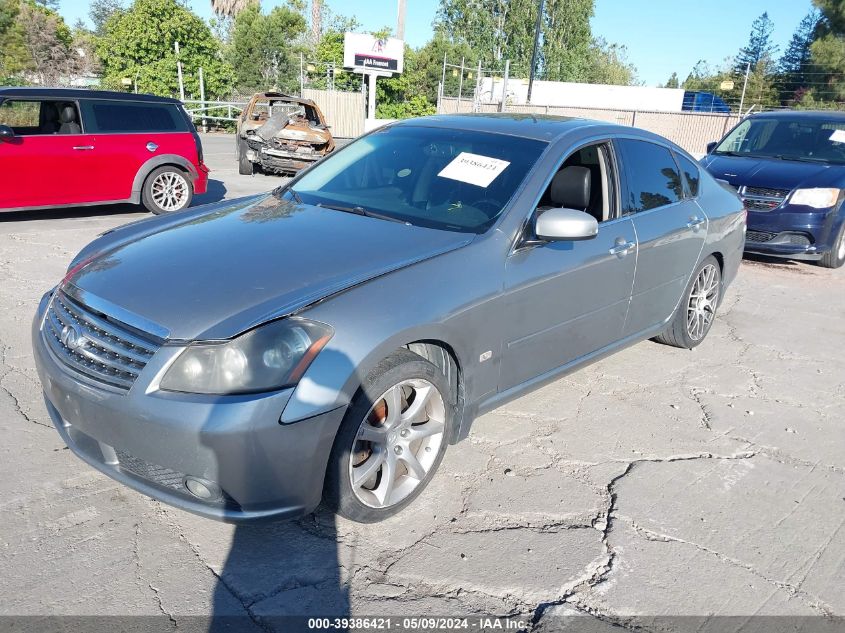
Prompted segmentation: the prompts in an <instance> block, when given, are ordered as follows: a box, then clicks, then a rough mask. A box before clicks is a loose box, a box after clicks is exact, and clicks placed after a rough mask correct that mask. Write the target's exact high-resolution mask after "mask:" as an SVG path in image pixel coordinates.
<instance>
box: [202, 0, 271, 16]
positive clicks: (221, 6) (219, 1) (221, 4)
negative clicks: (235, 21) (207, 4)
mask: <svg viewBox="0 0 845 633" xmlns="http://www.w3.org/2000/svg"><path fill="white" fill-rule="evenodd" d="M259 1H260V0H211V10H212V11H214V13H215V14H216V15H218V16H220V17H223V18H233V17H235V16H236V15H238V13H240V12H241V11H243V10H244V9H246V8H247V7H248V6H250V5H253V4H257V3H258V2H259Z"/></svg>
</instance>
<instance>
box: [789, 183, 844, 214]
mask: <svg viewBox="0 0 845 633" xmlns="http://www.w3.org/2000/svg"><path fill="white" fill-rule="evenodd" d="M841 193H842V190H841V189H823V188H814V189H796V190H795V191H793V192H792V197H791V198H790V199H789V203H790V204H801V205H804V206H806V207H813V208H814V209H827V208H829V207H832V206H833V205H835V204H836V203H837V201H838V200H839V196H840V194H841Z"/></svg>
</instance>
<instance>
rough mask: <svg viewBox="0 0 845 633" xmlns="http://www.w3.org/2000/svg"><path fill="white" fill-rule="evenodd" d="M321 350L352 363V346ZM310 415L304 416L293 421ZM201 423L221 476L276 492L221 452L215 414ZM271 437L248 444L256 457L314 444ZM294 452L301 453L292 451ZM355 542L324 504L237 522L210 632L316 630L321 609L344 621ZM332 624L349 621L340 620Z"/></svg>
mask: <svg viewBox="0 0 845 633" xmlns="http://www.w3.org/2000/svg"><path fill="white" fill-rule="evenodd" d="M321 354H322V355H325V357H326V358H328V359H330V361H331V366H333V367H334V368H336V370H337V371H338V372H339V374H340V375H348V374H346V372H348V371H349V370H350V369H351V368H352V362H351V360H350V359H349V357H348V356H346V354H343V353H341V352H338V351H337V350H331V349H326V350H323V352H321ZM355 384H360V379H358V378H356V381H355ZM313 388H314V390H315V391H314V392H312V393H319V392H321V391H324V390H331V389H334V387H332V386H330V385H325V386H321V385H319V384H318V383H316V382H314V383H313ZM300 397H301V398H302V400H303V401H304V402H309V396H308V395H307V392H306V393H303V394H301V395H300ZM321 397H323V398H325V396H321ZM311 404H312V405H313V406H315V407H318V406H321V405H325V406H331V405H327V404H326V402H325V401H324V402H322V403H318V402H316V401H311ZM279 415H281V411H280V412H279ZM309 422H310V420H309V419H306V420H302V421H299V422H296V423H294V425H305V424H308V423H309ZM283 429H284V426H283V425H279V430H280V435H279V439H278V441H279V442H280V443H282V442H285V441H286V439H287V438H289V437H290V436H286V435H284V434H283ZM203 430H204V433H203V435H202V437H201V439H200V443H201V444H202V445H203V446H204V447H206V448H210V449H211V450H212V451H213V452H214V453H215V454H216V455H217V456H218V457H217V459H216V461H217V476H218V478H219V480H220V481H243V482H248V486H249V488H250V489H249V490H248V494H249V495H250V496H256V497H259V498H260V497H272V496H273V495H272V494H270V495H268V494H267V490H266V488H264V487H262V486H264V485H266V484H261V483H260V482H258V481H257V478H256V477H255V476H254V473H253V474H249V473H250V472H251V470H250V468H249V467H250V463H248V462H245V461H243V460H233V459H232V458H231V455H227V457H228V459H222V457H223V452H222V451H223V450H224V449H223V448H222V447H221V446H220V445H219V443H218V442H216V441H215V440H214V439H213V438H212V436H213V434H214V433H215V431H216V427H215V425H214V424H213V422H211V421H210V420H209V421H208V422H207V423H206V425H205V427H204V429H203ZM206 431H207V434H206ZM314 432H315V433H316V432H317V429H314ZM271 437H272V435H271ZM271 444H272V442H268V441H267V438H266V437H265V438H264V439H263V440H262V441H261V442H260V445H257V446H253V447H252V448H251V449H250V450H249V455H251V456H252V458H253V459H254V460H258V459H263V458H265V457H267V456H268V455H272V454H273V453H274V452H276V451H278V450H279V448H282V449H284V450H289V451H297V450H300V451H308V452H310V451H312V450H314V449H313V448H312V447H308V448H306V447H297V446H284V445H283V444H280V445H279V446H276V447H274V446H272V445H271ZM330 448H331V446H329V447H327V450H328V449H330ZM282 454H284V453H282ZM320 454H321V453H320V451H319V450H318V451H317V452H316V453H315V454H314V455H313V456H312V457H313V459H315V460H318V461H319V460H321V459H324V458H322V457H320ZM292 457H294V458H295V457H298V455H296V454H295V453H294V454H293V455H292ZM280 458H281V457H280ZM271 462H272V460H271ZM280 470H281V471H283V470H284V469H280ZM333 473H334V474H333ZM301 474H302V476H303V482H296V481H286V482H280V483H281V484H284V485H288V486H290V485H294V486H295V485H297V483H304V482H305V481H307V480H308V479H309V476H308V475H307V474H306V473H301ZM329 476H337V475H336V472H335V469H332V468H328V469H327V472H326V477H329ZM312 483H313V482H312ZM322 483H323V482H320V484H322ZM315 485H317V484H315ZM282 499H284V495H282ZM234 501H237V499H234ZM353 549H354V545H351V544H349V543H346V544H344V538H342V535H341V534H339V530H338V519H337V516H336V515H335V514H334V513H333V511H332V510H331V509H329V508H327V507H326V506H325V505H324V504H321V505H320V507H318V508H317V509H316V510H315V511H314V512H312V513H311V514H309V515H307V516H304V517H302V518H298V519H292V520H282V521H275V522H262V523H248V524H237V525H235V528H234V532H233V534H232V540H231V544H230V546H229V551H228V553H227V556H226V561H225V563H224V565H223V567H222V569H221V570H220V572H219V574H217V584H216V586H215V588H214V596H213V608H212V617H211V621H210V623H209V627H208V633H223V632H224V631H225V632H234V631H238V632H240V631H255V633H260V632H261V631H262V630H264V631H267V630H272V631H284V632H285V633H298V632H300V631H302V632H303V633H304V632H306V631H313V630H314V628H315V627H314V624H313V622H311V623H310V625H309V619H312V618H315V617H316V618H331V619H332V620H334V619H335V618H340V619H341V622H342V621H343V619H344V618H348V617H349V616H350V615H351V608H350V596H349V575H350V570H349V569H348V567H349V565H348V564H347V565H346V566H344V565H343V564H341V559H342V558H343V559H344V560H345V557H346V556H347V555H351V551H352V550H353ZM341 550H343V552H344V555H343V556H342V554H341ZM318 628H319V627H318ZM333 630H340V631H346V630H348V629H347V628H346V627H345V626H341V627H338V628H333Z"/></svg>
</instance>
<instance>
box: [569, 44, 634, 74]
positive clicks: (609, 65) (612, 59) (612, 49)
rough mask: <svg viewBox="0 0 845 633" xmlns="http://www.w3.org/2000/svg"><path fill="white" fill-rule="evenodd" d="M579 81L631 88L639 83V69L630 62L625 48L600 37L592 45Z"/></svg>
mask: <svg viewBox="0 0 845 633" xmlns="http://www.w3.org/2000/svg"><path fill="white" fill-rule="evenodd" d="M578 81H583V82H586V83H592V84H613V85H618V86H630V85H633V84H635V83H636V82H637V69H636V68H634V65H633V64H631V63H629V62H628V59H627V49H626V48H625V47H624V46H622V45H620V44H610V43H608V42H607V41H605V39H604V38H601V37H600V38H597V39H594V40H593V41H592V43H591V44H590V47H589V49H588V54H587V56H586V58H585V61H584V68H583V70H582V71H581V75H580V77H578Z"/></svg>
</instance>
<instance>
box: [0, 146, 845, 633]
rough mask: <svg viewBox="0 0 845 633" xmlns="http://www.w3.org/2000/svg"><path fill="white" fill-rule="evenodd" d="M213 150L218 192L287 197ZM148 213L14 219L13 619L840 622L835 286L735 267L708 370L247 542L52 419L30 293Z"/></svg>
mask: <svg viewBox="0 0 845 633" xmlns="http://www.w3.org/2000/svg"><path fill="white" fill-rule="evenodd" d="M204 142H205V144H206V154H207V156H208V158H209V162H211V163H212V168H214V167H215V164H214V162H215V161H218V162H219V165H220V168H219V169H217V170H216V171H215V172H214V173H213V176H216V177H218V178H221V179H222V180H223V182H224V183H225V187H226V189H227V191H228V193H227V195H243V194H245V193H249V192H250V191H261V190H266V189H268V188H269V187H272V186H275V184H277V182H278V180H276V179H263V178H260V179H250V178H248V177H239V176H237V175H236V173H235V170H234V169H232V168H231V167H233V166H234V164H235V163H234V161H233V160H230V158H229V154H230V148H229V145H230V139H228V138H213V137H212V138H211V139H210V140H209V139H205V140H204ZM139 217H143V215H142V214H140V213H137V212H136V211H135V210H134V209H131V208H125V207H124V208H117V209H109V210H103V209H100V210H97V209H93V210H92V209H88V210H85V211H82V212H79V213H78V214H77V213H45V214H44V215H43V216H37V217H36V216H34V215H32V214H30V215H28V216H20V215H17V214H16V215H13V216H8V217H0V305H2V311H0V429H1V430H0V432H1V433H2V435H0V437H2V440H3V441H2V442H0V507H2V510H3V515H4V518H3V522H2V528H0V566H2V568H3V569H4V570H5V573H4V574H2V575H0V595H2V596H3V599H2V601H0V615H9V614H14V615H53V614H62V615H110V614H114V615H117V614H133V615H159V616H162V615H164V616H166V617H167V619H166V620H164V621H165V622H166V623H169V624H170V625H172V627H173V628H174V629H178V628H180V623H182V622H184V618H186V617H187V616H208V615H210V614H212V613H213V614H216V615H233V616H248V619H244V620H242V622H244V623H246V624H245V626H246V625H248V626H249V627H251V628H252V629H254V630H255V631H272V630H282V629H281V628H279V627H278V626H276V624H275V623H274V621H273V620H272V618H273V617H274V616H280V615H285V614H309V615H315V614H317V615H323V616H325V615H334V614H337V615H355V616H357V615H362V616H364V615H366V616H372V615H451V616H455V615H501V616H513V617H514V618H521V619H523V620H524V621H527V622H530V628H531V629H532V630H536V631H553V630H555V631H556V630H563V629H565V628H566V622H568V621H569V620H568V619H566V618H561V617H560V616H573V617H575V616H581V617H580V618H576V619H577V620H578V622H579V625H584V624H586V623H589V624H590V625H591V626H593V628H590V629H589V630H595V631H604V630H610V628H615V627H618V626H621V627H625V628H638V630H642V629H645V630H662V629H661V625H660V624H655V625H654V626H653V627H650V626H648V624H644V623H643V621H642V620H641V619H637V618H638V616H643V615H647V616H664V615H695V616H710V615H735V616H750V615H771V616H777V615H793V616H805V615H810V616H842V615H845V591H843V590H842V589H843V586H845V582H843V580H844V579H845V530H843V525H844V524H845V430H844V429H843V412H844V411H845V355H843V353H842V350H843V344H845V318H843V317H845V272H843V271H829V270H824V269H821V268H817V267H814V266H812V265H807V264H793V263H776V262H770V261H760V260H757V261H745V262H744V263H743V265H742V268H741V270H740V273H739V278H738V280H737V281H736V282H735V284H734V285H733V286H732V288H731V289H730V290H729V292H728V295H727V297H726V298H725V302H724V303H723V305H722V307H721V310H720V314H719V316H718V318H717V320H716V322H715V325H714V327H713V330H712V331H711V332H710V335H709V336H708V338H707V340H706V341H705V342H704V343H703V344H702V345H701V346H700V347H699V348H697V349H696V350H695V351H693V352H690V351H686V350H678V349H674V348H670V347H666V346H662V345H658V344H656V343H652V342H644V343H640V344H638V345H636V346H634V347H632V348H629V349H627V350H624V351H622V352H620V353H618V354H616V355H614V356H612V357H610V358H608V359H605V360H603V361H601V362H600V363H597V364H595V365H592V366H590V367H588V368H586V369H583V370H581V371H579V372H577V373H574V374H571V375H570V376H567V377H565V378H563V379H561V380H558V381H556V382H554V383H552V384H550V385H547V386H545V387H543V388H541V389H539V390H537V391H535V392H534V393H532V394H530V395H528V396H526V397H523V398H521V399H519V400H517V401H514V402H512V403H510V404H508V405H506V406H505V407H503V408H501V409H498V410H496V411H494V412H492V413H490V414H488V415H485V416H484V417H482V418H480V419H479V420H478V421H477V422H476V423H475V425H474V427H473V430H472V433H471V435H470V437H469V438H468V439H467V440H465V441H464V442H462V443H460V444H458V445H455V446H451V447H449V449H448V451H447V453H446V457H445V459H444V461H443V464H442V466H441V467H440V470H439V472H438V473H437V475H436V477H435V478H434V480H433V481H432V483H431V484H430V486H429V487H428V489H427V490H426V491H425V492H424V493H423V494H422V495H421V496H420V497H419V498H418V499H417V500H416V501H415V502H414V503H413V504H412V505H411V506H410V507H409V508H408V509H407V510H405V511H404V512H402V513H401V514H399V515H398V516H395V517H393V518H391V519H389V520H388V521H385V522H384V523H380V524H377V525H356V524H353V523H349V522H347V521H345V520H343V519H339V518H336V517H334V516H331V515H329V514H327V513H325V512H322V511H318V512H317V513H315V514H313V515H309V516H307V517H304V518H303V519H300V520H297V521H293V522H287V523H277V524H271V525H261V526H254V527H251V526H250V527H235V526H230V525H224V524H219V523H215V522H211V521H208V520H205V519H201V518H198V517H195V516H192V515H189V514H186V513H184V512H181V511H179V510H176V509H173V508H170V507H167V506H163V505H161V504H159V503H157V502H154V501H152V500H150V499H147V498H145V497H143V496H141V495H140V494H138V493H136V492H134V491H132V490H129V489H127V488H124V487H123V486H121V485H120V484H117V483H116V482H113V481H112V480H110V479H108V478H106V477H105V476H103V475H101V474H99V473H98V472H96V471H94V470H93V469H91V468H90V467H88V466H87V465H85V464H84V463H83V462H81V461H80V460H79V459H77V458H76V457H74V456H73V455H72V454H71V453H70V451H68V450H67V449H65V448H64V446H63V444H62V442H61V440H60V439H59V437H58V434H57V433H56V432H55V430H54V429H53V427H52V424H51V423H50V421H49V417H48V416H47V413H46V410H45V408H44V404H43V402H42V400H41V395H40V387H39V384H38V381H37V377H36V373H35V369H34V365H33V361H32V357H31V353H30V343H29V324H30V319H31V317H32V314H33V312H34V310H35V307H36V304H37V301H38V299H39V297H40V296H41V294H42V293H43V292H44V291H45V290H47V289H48V288H49V287H51V286H52V285H54V284H55V282H56V281H57V280H58V279H60V278H61V276H62V274H63V272H64V269H65V266H66V265H67V263H68V261H69V260H70V258H71V257H72V256H73V254H74V253H75V252H76V251H77V250H78V249H80V248H81V247H82V246H83V245H84V244H85V243H87V242H88V241H89V240H91V239H93V238H94V237H95V235H96V234H97V233H100V232H101V231H103V230H105V229H107V228H110V227H113V226H117V225H120V224H123V223H125V222H128V221H131V220H134V219H136V218H139ZM242 628H243V627H242ZM580 628H582V629H583V628H584V627H583V626H580ZM239 630H241V629H239ZM566 630H568V629H566ZM701 630H715V629H712V627H711V628H707V626H704V625H702V627H701Z"/></svg>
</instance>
